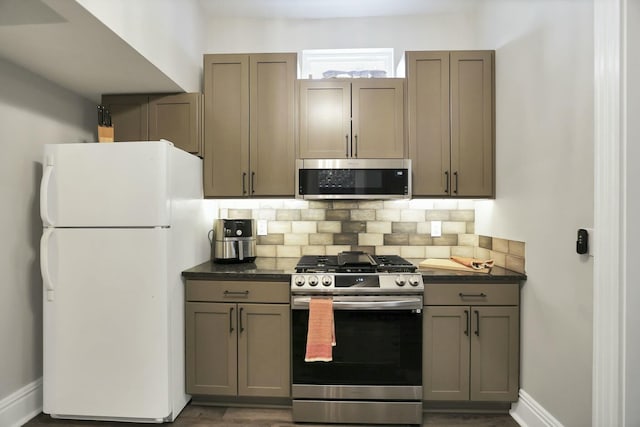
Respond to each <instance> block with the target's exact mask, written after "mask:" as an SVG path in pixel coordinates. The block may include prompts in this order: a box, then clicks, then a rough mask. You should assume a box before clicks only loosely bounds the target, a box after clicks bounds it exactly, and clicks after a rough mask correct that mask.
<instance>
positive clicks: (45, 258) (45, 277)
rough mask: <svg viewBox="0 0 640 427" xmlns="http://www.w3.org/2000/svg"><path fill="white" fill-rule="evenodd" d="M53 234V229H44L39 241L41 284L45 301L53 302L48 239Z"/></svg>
mask: <svg viewBox="0 0 640 427" xmlns="http://www.w3.org/2000/svg"><path fill="white" fill-rule="evenodd" d="M52 234H53V228H45V229H44V232H43V233H42V238H41V239H40V271H41V272H42V284H43V285H44V289H45V290H46V291H47V301H53V291H54V288H53V282H52V281H51V275H50V274H49V239H50V238H51V235H52Z"/></svg>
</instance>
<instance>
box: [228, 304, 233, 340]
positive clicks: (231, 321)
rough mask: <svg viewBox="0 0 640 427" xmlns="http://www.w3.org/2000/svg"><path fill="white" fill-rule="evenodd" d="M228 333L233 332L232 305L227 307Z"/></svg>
mask: <svg viewBox="0 0 640 427" xmlns="http://www.w3.org/2000/svg"><path fill="white" fill-rule="evenodd" d="M229 333H230V334H231V333H233V307H231V308H230V309H229Z"/></svg>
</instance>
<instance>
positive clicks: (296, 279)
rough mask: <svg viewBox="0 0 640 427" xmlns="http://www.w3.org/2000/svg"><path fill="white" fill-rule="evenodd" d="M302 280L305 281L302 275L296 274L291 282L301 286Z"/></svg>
mask: <svg viewBox="0 0 640 427" xmlns="http://www.w3.org/2000/svg"><path fill="white" fill-rule="evenodd" d="M304 282H305V280H304V276H296V277H295V278H294V279H293V283H295V284H296V286H303V285H304Z"/></svg>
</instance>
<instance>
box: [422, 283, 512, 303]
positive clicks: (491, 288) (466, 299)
mask: <svg viewBox="0 0 640 427" xmlns="http://www.w3.org/2000/svg"><path fill="white" fill-rule="evenodd" d="M519 300H520V288H519V285H518V284H517V283H504V284H503V283H500V284H493V283H488V284H476V283H474V284H467V285H463V284H455V283H454V284H451V283H427V284H425V287H424V305H518V304H519Z"/></svg>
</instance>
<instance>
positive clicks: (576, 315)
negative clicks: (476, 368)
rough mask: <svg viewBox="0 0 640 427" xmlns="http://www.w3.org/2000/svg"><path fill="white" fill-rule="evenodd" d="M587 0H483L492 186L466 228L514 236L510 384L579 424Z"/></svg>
mask: <svg viewBox="0 0 640 427" xmlns="http://www.w3.org/2000/svg"><path fill="white" fill-rule="evenodd" d="M592 9H593V5H592V2H590V1H572V0H558V1H524V2H522V1H520V2H507V1H504V0H488V1H486V2H485V7H484V9H483V11H482V12H481V13H480V14H479V24H480V26H479V35H480V36H481V37H483V38H484V43H485V44H488V45H492V46H493V47H494V48H495V49H496V165H497V177H496V178H497V186H496V193H497V198H496V200H495V201H487V202H479V203H478V204H477V208H476V232H478V233H480V234H487V235H491V236H497V237H504V238H509V239H515V240H523V241H525V242H526V264H527V266H526V270H527V276H528V280H527V282H526V283H525V285H524V286H523V288H522V300H521V301H522V317H521V322H522V324H521V330H522V338H521V343H522V344H521V345H522V347H521V349H522V358H521V362H522V364H521V375H522V377H521V389H523V390H524V391H525V392H526V393H528V394H529V395H530V396H531V397H533V398H534V399H535V401H537V402H538V403H539V404H540V405H542V406H543V407H544V408H545V409H546V410H547V411H548V412H549V413H550V414H551V415H552V416H553V417H555V418H556V419H557V420H558V421H559V422H561V423H562V424H563V425H565V426H576V427H581V426H588V425H591V384H592V383H591V376H592V374H591V369H592V321H593V312H592V307H593V298H592V292H593V287H592V285H593V261H592V259H591V258H589V257H586V256H580V255H577V254H576V252H575V240H576V232H577V229H578V228H581V227H591V226H592V224H593V203H594V197H593V180H594V167H593V10H592Z"/></svg>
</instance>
